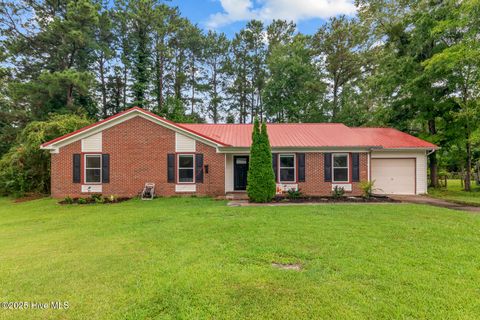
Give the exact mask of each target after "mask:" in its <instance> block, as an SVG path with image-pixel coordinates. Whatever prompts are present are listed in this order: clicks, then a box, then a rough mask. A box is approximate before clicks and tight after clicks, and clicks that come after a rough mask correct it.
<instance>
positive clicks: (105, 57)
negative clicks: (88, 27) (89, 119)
mask: <svg viewBox="0 0 480 320" xmlns="http://www.w3.org/2000/svg"><path fill="white" fill-rule="evenodd" d="M110 15H111V14H110V11H109V10H105V11H103V12H102V13H101V14H100V16H99V23H98V29H97V31H96V42H97V52H96V60H97V65H98V78H99V85H100V94H101V97H102V109H101V111H102V112H101V113H102V117H103V118H106V117H107V116H108V115H109V110H108V94H107V90H108V88H107V77H108V74H109V62H110V60H111V59H112V58H113V55H114V51H113V50H114V48H113V45H112V44H113V42H114V33H113V32H112V29H113V27H112V21H111V17H110Z"/></svg>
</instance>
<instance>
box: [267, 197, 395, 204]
mask: <svg viewBox="0 0 480 320" xmlns="http://www.w3.org/2000/svg"><path fill="white" fill-rule="evenodd" d="M273 202H287V203H288V202H291V203H312V202H318V203H344V202H346V203H352V202H353V203H359V202H361V203H379V202H400V201H398V200H395V199H392V198H389V197H387V196H372V197H370V198H364V197H339V198H333V197H301V198H297V199H289V198H286V197H275V199H274V200H273Z"/></svg>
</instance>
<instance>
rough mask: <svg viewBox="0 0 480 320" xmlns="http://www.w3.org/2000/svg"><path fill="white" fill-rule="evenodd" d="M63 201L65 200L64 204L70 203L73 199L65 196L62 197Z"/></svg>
mask: <svg viewBox="0 0 480 320" xmlns="http://www.w3.org/2000/svg"><path fill="white" fill-rule="evenodd" d="M63 202H65V203H66V204H72V203H73V199H72V198H70V197H65V199H63Z"/></svg>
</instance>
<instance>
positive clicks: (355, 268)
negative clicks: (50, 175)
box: [0, 198, 480, 319]
mask: <svg viewBox="0 0 480 320" xmlns="http://www.w3.org/2000/svg"><path fill="white" fill-rule="evenodd" d="M479 230H480V215H473V214H468V213H463V212H459V211H450V210H447V209H442V208H436V207H430V206H420V205H405V204H380V205H319V206H304V207H299V206H291V207H237V208H230V207H226V206H225V202H222V201H213V200H209V199H201V198H182V199H179V198H172V199H158V200H154V201H150V202H148V201H143V202H142V201H139V200H131V201H128V202H124V203H120V204H115V205H88V206H78V205H70V206H60V205H58V204H56V202H55V201H54V200H50V199H41V200H35V201H30V202H25V203H17V204H13V203H11V202H10V200H8V199H5V198H3V199H0V301H36V302H48V301H53V300H55V301H57V300H60V301H68V302H69V305H70V308H69V309H68V310H66V311H58V310H52V309H48V310H43V311H40V310H28V311H25V310H2V309H0V319H31V318H35V319H171V318H194V319H205V318H214V319H224V318H228V319H239V318H250V319H251V318H283V319H300V318H303V319H312V318H324V319H362V318H369V319H378V318H385V319H399V318H407V319H421V318H423V319H446V318H448V319H468V318H470V319H475V318H477V319H478V318H479V317H480V287H479V279H480V264H479V261H480V232H479ZM272 262H280V263H300V264H302V265H303V270H301V271H300V272H299V271H295V270H281V269H277V268H273V267H272V265H271V264H272Z"/></svg>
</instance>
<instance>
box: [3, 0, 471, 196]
mask: <svg viewBox="0 0 480 320" xmlns="http://www.w3.org/2000/svg"><path fill="white" fill-rule="evenodd" d="M356 5H357V7H358V15H357V16H356V17H345V16H339V17H335V18H331V19H329V20H328V21H327V22H326V23H325V24H323V25H320V26H319V28H318V30H317V32H315V33H314V34H312V35H305V34H302V33H300V32H298V31H297V28H296V26H295V24H294V23H293V22H290V21H284V20H274V21H271V22H270V23H263V22H261V21H256V20H252V21H249V22H248V23H246V25H245V27H244V28H243V29H241V30H240V31H239V32H237V33H236V34H235V35H234V36H233V37H232V39H229V38H228V37H227V36H226V35H225V34H223V33H219V32H216V31H213V30H210V31H204V30H202V29H201V28H200V27H199V26H197V25H195V24H193V23H191V22H190V21H189V20H188V19H187V18H185V17H183V16H182V15H181V12H180V11H179V9H178V8H176V7H173V6H171V5H169V4H168V3H166V2H162V1H160V0H137V1H128V0H115V1H113V2H111V1H108V2H102V1H98V0H58V1H53V2H52V1H45V0H29V1H25V2H19V1H13V0H2V1H0V155H3V158H5V155H7V154H10V158H8V160H4V159H3V158H2V159H3V160H2V161H4V162H10V160H11V157H12V152H13V153H14V152H15V150H18V148H19V147H20V146H21V145H22V141H21V138H19V137H20V136H21V134H20V132H21V131H22V130H23V129H24V128H25V127H27V125H28V124H30V123H32V122H38V121H40V122H41V121H50V123H52V119H58V118H54V117H55V116H56V115H80V116H81V119H80V120H78V121H77V122H76V123H83V122H84V118H88V119H90V120H91V121H93V120H98V119H102V118H105V117H108V116H110V115H112V114H115V113H117V112H119V111H122V110H125V109H127V108H129V107H132V106H140V107H143V108H146V109H148V110H150V111H152V112H155V113H157V114H159V115H161V116H164V117H166V118H168V119H171V120H173V121H178V122H214V123H218V122H228V123H250V122H252V121H253V119H254V118H255V117H256V116H258V117H259V118H260V119H263V120H266V121H270V122H342V123H345V124H347V125H352V126H392V127H396V128H398V129H400V130H403V131H406V132H409V133H412V134H414V135H416V136H420V137H422V138H425V139H427V140H429V141H432V142H434V143H436V144H438V145H439V146H441V147H442V149H441V150H440V151H438V152H436V153H433V154H431V155H430V156H429V168H430V175H431V184H432V185H433V186H435V185H437V181H438V180H437V172H438V171H439V170H444V169H447V170H451V171H461V170H464V171H465V172H466V174H467V176H468V177H469V176H470V175H471V169H472V167H473V166H474V163H475V162H476V161H477V159H478V158H479V149H478V142H479V139H480V135H479V132H480V131H479V130H478V129H479V126H478V125H477V123H478V115H479V113H478V105H479V86H480V71H479V70H480V69H479V66H480V46H479V43H480V36H479V35H480V30H479V28H480V0H465V1H453V0H446V1H432V0H428V1H427V0H407V1H404V0H357V1H356ZM52 117H53V118H52ZM53 122H54V121H53ZM34 127H41V126H34ZM12 150H13V151H12ZM439 168H440V169H439ZM0 171H2V168H1V165H0ZM1 180H2V179H1V173H0V181H1ZM466 180H467V181H466V188H467V189H469V188H470V185H469V181H470V179H469V178H468V179H466ZM0 184H2V183H1V182H0Z"/></svg>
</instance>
